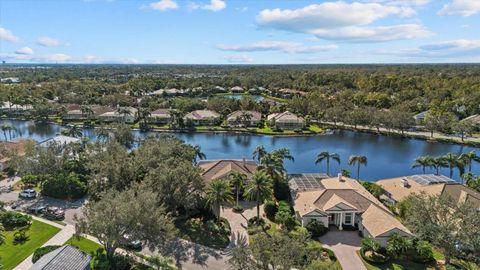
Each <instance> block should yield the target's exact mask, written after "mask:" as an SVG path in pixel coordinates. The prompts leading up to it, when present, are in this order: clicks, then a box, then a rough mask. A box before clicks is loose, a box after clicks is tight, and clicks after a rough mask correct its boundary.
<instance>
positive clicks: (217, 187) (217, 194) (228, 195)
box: [205, 179, 233, 223]
mask: <svg viewBox="0 0 480 270" xmlns="http://www.w3.org/2000/svg"><path fill="white" fill-rule="evenodd" d="M205 193H206V200H207V203H208V204H209V205H210V207H211V208H212V211H213V213H215V215H216V216H217V222H218V223H220V213H221V207H222V205H223V204H225V203H232V202H233V195H232V191H231V186H230V183H229V182H228V181H226V180H223V179H216V180H213V181H212V182H211V183H210V185H209V186H208V188H207V190H206V192H205Z"/></svg>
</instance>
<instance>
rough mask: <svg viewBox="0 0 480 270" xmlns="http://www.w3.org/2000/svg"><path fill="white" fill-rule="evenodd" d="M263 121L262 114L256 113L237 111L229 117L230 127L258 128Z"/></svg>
mask: <svg viewBox="0 0 480 270" xmlns="http://www.w3.org/2000/svg"><path fill="white" fill-rule="evenodd" d="M261 121H262V114H261V113H259V112H255V111H235V112H232V113H231V114H229V115H228V116H227V123H228V125H229V126H233V127H239V126H249V127H256V126H258V125H259V124H260V122H261Z"/></svg>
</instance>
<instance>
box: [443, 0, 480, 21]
mask: <svg viewBox="0 0 480 270" xmlns="http://www.w3.org/2000/svg"><path fill="white" fill-rule="evenodd" d="M478 12H480V1H479V0H453V1H452V2H451V3H449V4H445V5H444V6H443V8H442V9H441V10H440V11H439V12H438V15H441V16H464V17H468V16H472V15H474V14H476V13H478Z"/></svg>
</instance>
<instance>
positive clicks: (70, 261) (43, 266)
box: [30, 245, 92, 270]
mask: <svg viewBox="0 0 480 270" xmlns="http://www.w3.org/2000/svg"><path fill="white" fill-rule="evenodd" d="M91 260H92V257H91V256H90V255H88V254H85V253H83V252H82V251H80V250H78V249H77V248H75V247H73V246H70V245H65V246H63V247H59V248H58V249H55V250H53V251H50V252H49V253H47V254H45V255H43V256H42V257H41V258H40V259H39V260H38V261H37V262H36V263H35V264H34V265H32V267H30V270H55V269H68V270H90V269H91V268H90V261H91Z"/></svg>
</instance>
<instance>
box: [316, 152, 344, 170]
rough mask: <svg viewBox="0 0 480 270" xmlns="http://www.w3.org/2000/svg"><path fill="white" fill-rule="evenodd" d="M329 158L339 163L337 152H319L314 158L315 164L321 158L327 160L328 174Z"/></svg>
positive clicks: (319, 161) (328, 168)
mask: <svg viewBox="0 0 480 270" xmlns="http://www.w3.org/2000/svg"><path fill="white" fill-rule="evenodd" d="M330 159H332V160H335V161H336V162H337V163H338V164H340V156H339V155H338V154H337V153H330V152H321V153H320V154H318V155H317V159H316V160H315V164H318V163H321V162H322V161H323V160H326V161H327V175H330Z"/></svg>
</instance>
